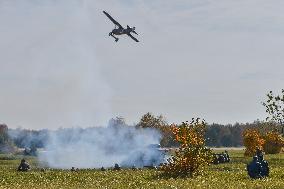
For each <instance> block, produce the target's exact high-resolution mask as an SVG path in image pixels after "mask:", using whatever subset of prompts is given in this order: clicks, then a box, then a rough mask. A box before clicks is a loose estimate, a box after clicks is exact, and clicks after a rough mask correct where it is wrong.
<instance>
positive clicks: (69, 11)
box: [0, 0, 284, 129]
mask: <svg viewBox="0 0 284 189" xmlns="http://www.w3.org/2000/svg"><path fill="white" fill-rule="evenodd" d="M283 7H284V1H282V0H271V1H267V0H238V1H236V0H151V1H150V0H144V1H143V0H135V1H130V0H120V1H119V0H107V1H105V0H58V1H55V0H49V1H42V0H0V71H1V74H0V90H1V91H0V123H6V124H8V126H9V127H14V128H15V127H18V126H21V127H25V128H36V129H39V128H57V127H71V126H82V127H88V126H94V125H106V124H107V122H108V120H109V119H110V118H111V117H115V116H118V115H119V116H123V117H125V118H126V120H127V122H128V123H129V124H131V123H134V122H138V120H139V118H140V117H141V116H142V115H143V114H144V113H146V112H152V113H154V114H157V115H158V114H163V115H164V116H165V117H166V118H167V120H168V121H169V122H177V123H179V122H181V121H185V120H189V119H191V117H197V116H198V117H201V118H204V119H205V120H206V121H208V122H209V123H212V122H218V123H235V122H250V121H253V120H256V119H264V118H265V117H266V114H265V109H264V107H262V105H261V101H264V100H265V94H266V93H267V92H268V91H269V90H273V91H275V92H280V90H281V88H284V85H283V83H284V73H283V70H284V63H283V60H284V53H283V52H282V51H283V49H284V12H283ZM103 10H106V11H107V12H109V13H110V14H111V15H112V16H113V17H114V18H115V19H116V20H117V21H119V22H120V23H121V24H122V25H123V26H126V25H127V24H128V25H130V26H136V31H137V32H138V33H139V35H138V36H137V37H138V39H139V40H140V41H141V42H140V43H135V42H134V41H132V40H131V39H130V38H127V37H125V36H122V37H120V40H119V42H118V43H115V42H114V40H113V38H110V37H108V33H109V32H110V31H111V30H112V29H113V24H112V23H111V22H110V21H109V20H108V19H107V17H105V15H104V14H102V11H103Z"/></svg>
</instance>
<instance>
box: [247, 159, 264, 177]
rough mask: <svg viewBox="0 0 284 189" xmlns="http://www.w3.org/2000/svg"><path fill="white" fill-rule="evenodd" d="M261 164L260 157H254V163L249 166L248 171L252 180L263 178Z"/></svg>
mask: <svg viewBox="0 0 284 189" xmlns="http://www.w3.org/2000/svg"><path fill="white" fill-rule="evenodd" d="M261 170H262V167H261V164H260V163H259V162H258V157H257V156H253V161H252V162H251V163H250V164H248V165H247V171H248V175H249V176H250V178H253V179H257V178H261V177H262V176H261Z"/></svg>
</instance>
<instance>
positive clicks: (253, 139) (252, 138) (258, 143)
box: [243, 129, 264, 156]
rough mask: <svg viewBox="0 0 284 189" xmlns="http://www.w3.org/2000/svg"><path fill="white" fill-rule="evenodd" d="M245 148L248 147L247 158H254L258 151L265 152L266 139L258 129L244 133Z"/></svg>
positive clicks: (247, 130)
mask: <svg viewBox="0 0 284 189" xmlns="http://www.w3.org/2000/svg"><path fill="white" fill-rule="evenodd" d="M243 140H244V146H245V147H246V150H245V156H252V155H254V154H255V153H256V150H257V149H260V150H263V144H264V139H262V138H261V135H260V133H259V131H258V130H256V129H246V130H245V131H244V132H243Z"/></svg>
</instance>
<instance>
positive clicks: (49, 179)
mask: <svg viewBox="0 0 284 189" xmlns="http://www.w3.org/2000/svg"><path fill="white" fill-rule="evenodd" d="M229 154H230V155H231V157H232V162H230V163H227V164H220V165H211V166H209V167H208V168H206V171H205V173H204V175H203V176H199V177H196V178H179V179H172V178H171V179H167V178H162V177H161V176H160V172H159V171H156V170H147V169H143V170H121V171H111V170H107V171H100V170H91V169H90V170H79V171H77V172H71V171H70V170H54V169H46V171H44V172H42V171H41V167H40V166H39V165H38V163H37V160H36V159H35V158H27V159H28V161H29V163H30V164H31V166H32V168H33V169H32V171H30V172H17V171H16V168H17V166H18V164H19V162H20V159H21V158H22V157H21V156H7V155H0V188H29V189H31V188H46V189H47V188H207V189H209V188H218V189H223V188H238V189H242V188H284V154H277V155H266V156H265V159H266V160H267V161H268V162H269V165H270V168H271V173H270V177H269V178H266V179H262V180H251V179H249V177H248V175H247V172H246V163H248V162H249V161H250V160H251V158H244V157H243V151H241V150H238V151H236V150H234V151H229Z"/></svg>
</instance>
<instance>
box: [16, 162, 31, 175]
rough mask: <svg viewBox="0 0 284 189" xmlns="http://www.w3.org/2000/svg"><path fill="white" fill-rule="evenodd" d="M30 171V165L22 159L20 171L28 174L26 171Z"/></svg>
mask: <svg viewBox="0 0 284 189" xmlns="http://www.w3.org/2000/svg"><path fill="white" fill-rule="evenodd" d="M30 169H31V167H30V165H29V163H28V162H27V161H26V160H25V159H22V160H21V163H20V165H19V167H18V171H23V172H26V171H29V170H30Z"/></svg>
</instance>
